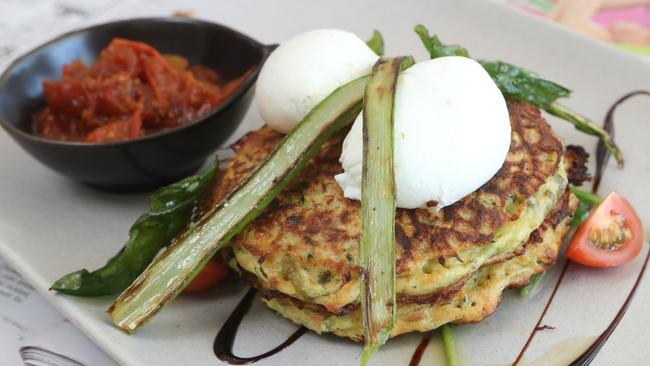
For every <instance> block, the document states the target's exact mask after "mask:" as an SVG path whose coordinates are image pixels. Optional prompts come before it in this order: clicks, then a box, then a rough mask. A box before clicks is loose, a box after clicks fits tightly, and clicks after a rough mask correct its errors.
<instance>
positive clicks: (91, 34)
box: [0, 18, 272, 191]
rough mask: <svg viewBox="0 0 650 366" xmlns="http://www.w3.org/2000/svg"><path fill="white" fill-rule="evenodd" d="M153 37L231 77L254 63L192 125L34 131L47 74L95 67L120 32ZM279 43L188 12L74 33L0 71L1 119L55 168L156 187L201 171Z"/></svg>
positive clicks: (117, 184)
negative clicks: (103, 134) (111, 138)
mask: <svg viewBox="0 0 650 366" xmlns="http://www.w3.org/2000/svg"><path fill="white" fill-rule="evenodd" d="M116 37H121V38H127V39H132V40H137V41H143V42H146V43H148V44H150V45H152V46H153V47H155V48H156V49H158V50H159V51H160V52H161V53H170V54H177V55H181V56H183V57H185V58H187V59H188V60H189V62H190V64H198V65H203V66H207V67H209V68H212V69H214V70H216V71H218V72H219V73H220V74H221V75H222V76H224V78H225V79H226V80H229V79H232V78H236V77H238V76H241V75H242V74H243V73H244V72H245V71H246V70H248V69H251V68H252V69H253V72H252V73H251V75H250V76H249V77H248V78H247V79H246V80H245V81H244V82H243V83H242V85H241V86H240V88H239V89H238V90H237V91H235V92H234V93H233V94H232V95H231V96H230V97H229V99H228V100H227V101H225V102H224V103H222V104H221V105H220V106H219V107H217V108H216V109H214V110H213V111H211V112H210V113H209V114H207V115H206V116H204V117H202V118H200V119H198V120H197V121H194V122H192V123H190V124H188V125H185V126H182V127H179V128H175V129H172V130H168V131H164V132H160V133H156V134H152V135H147V136H145V137H142V138H138V139H135V140H130V141H123V142H113V143H83V142H62V141H53V140H47V139H44V138H40V137H37V136H35V135H34V134H32V128H31V119H32V115H33V114H34V113H35V112H36V111H38V110H40V109H42V108H43V107H44V106H45V100H44V98H43V87H42V84H43V80H46V79H53V80H57V79H59V78H60V77H61V73H62V71H63V65H65V64H67V63H69V62H71V61H73V60H75V59H80V60H82V61H83V62H84V63H85V64H86V65H91V64H93V63H94V61H95V60H96V59H97V57H98V56H99V54H100V52H101V50H102V49H103V48H105V47H106V46H107V45H108V44H109V43H110V41H111V40H112V39H113V38H116ZM271 49H272V47H269V46H264V45H262V44H260V43H258V42H257V41H255V40H253V39H251V38H249V37H247V36H246V35H243V34H241V33H239V32H237V31H235V30H232V29H230V28H227V27H224V26H222V25H219V24H214V23H209V22H205V21H200V20H192V19H184V18H146V19H131V20H124V21H117V22H112V23H106V24H101V25H96V26H92V27H89V28H85V29H81V30H77V31H73V32H71V33H67V34H65V35H63V36H61V37H59V38H56V39H54V40H52V41H50V42H48V43H46V44H44V45H42V46H40V47H38V48H36V49H35V50H33V51H31V52H29V53H28V54H26V55H24V56H22V57H21V58H19V59H17V60H16V61H14V62H13V63H12V64H11V65H10V66H9V68H8V69H7V70H5V72H4V73H3V74H2V76H1V77H0V124H1V125H2V127H3V128H4V129H5V130H6V131H7V132H8V133H9V134H10V135H11V137H13V139H14V140H16V141H17V142H18V143H19V144H20V145H21V146H22V147H23V148H24V149H25V150H26V151H27V152H28V153H30V154H31V155H32V156H33V157H34V158H36V159H37V160H39V161H40V162H42V163H43V164H45V165H46V166H48V167H49V168H51V169H53V170H55V171H57V172H59V173H61V174H63V175H65V176H68V177H70V178H73V179H75V180H78V181H81V182H83V183H86V184H89V185H91V186H94V187H98V188H101V189H106V190H113V191H135V190H144V189H151V188H154V187H156V186H160V185H163V184H166V183H169V182H171V181H174V180H177V179H179V178H180V177H182V176H185V175H187V174H189V173H191V172H193V171H195V170H196V169H198V168H199V167H200V166H201V165H202V164H203V163H204V161H205V159H206V158H207V157H208V156H209V155H210V154H211V153H212V152H214V150H215V149H216V148H217V147H219V146H220V145H221V144H223V143H224V142H225V141H226V139H228V137H230V135H231V134H232V133H233V132H234V131H235V129H236V128H237V126H238V125H239V124H240V123H241V120H242V118H243V116H244V113H245V112H246V110H247V109H248V106H249V104H250V102H251V99H252V91H253V88H252V86H253V84H254V83H255V79H256V78H257V75H258V73H259V70H260V67H261V66H262V63H263V62H264V60H265V59H266V57H267V56H268V54H269V52H270V51H271Z"/></svg>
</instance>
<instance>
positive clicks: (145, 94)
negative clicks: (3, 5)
mask: <svg viewBox="0 0 650 366" xmlns="http://www.w3.org/2000/svg"><path fill="white" fill-rule="evenodd" d="M247 75H248V73H246V74H244V75H243V76H241V77H239V78H238V79H235V80H232V81H229V82H226V81H224V80H223V79H222V78H221V76H220V75H219V74H218V73H217V72H215V71H214V70H212V69H209V68H207V67H203V66H199V65H193V66H190V65H189V64H188V61H187V60H186V59H184V58H183V57H180V56H176V55H161V54H160V53H159V52H158V51H157V50H156V49H154V48H153V47H151V46H149V45H147V44H145V43H142V42H135V41H130V40H126V39H120V38H116V39H114V40H113V41H112V42H111V43H110V44H109V45H108V47H107V48H105V49H104V50H103V51H102V53H101V56H100V58H99V60H97V62H95V64H94V65H92V66H91V67H87V66H86V65H84V64H83V63H82V62H81V61H79V60H77V61H73V62H72V63H69V64H67V65H65V66H64V67H63V78H62V79H61V80H59V81H51V80H46V81H44V82H43V88H44V93H45V99H46V101H47V107H46V108H45V109H44V110H42V111H40V112H38V113H37V114H36V115H35V116H34V119H33V125H34V131H35V133H36V134H37V135H39V136H42V137H44V138H47V139H52V140H62V141H85V142H109V141H124V140H130V139H135V138H138V137H141V136H145V135H148V134H151V133H154V132H158V131H162V130H166V129H170V128H174V127H178V126H182V125H186V124H188V123H190V122H192V121H194V120H196V119H198V118H200V117H202V116H204V115H206V114H207V113H208V112H210V111H211V110H212V109H214V108H215V107H217V106H218V105H219V104H221V103H222V102H223V101H224V100H225V99H226V97H227V96H228V95H229V94H230V93H232V92H233V91H234V90H235V89H236V88H237V87H238V86H239V85H240V84H241V82H242V81H243V80H244V79H245V77H246V76H247Z"/></svg>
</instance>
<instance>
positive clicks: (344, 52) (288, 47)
mask: <svg viewBox="0 0 650 366" xmlns="http://www.w3.org/2000/svg"><path fill="white" fill-rule="evenodd" d="M378 58H379V56H377V55H376V54H375V53H374V52H373V51H372V50H371V49H370V48H369V47H368V46H367V45H366V44H365V42H363V41H362V40H361V39H360V38H359V37H357V36H356V35H355V34H353V33H350V32H346V31H343V30H338V29H319V30H313V31H310V32H306V33H303V34H300V35H298V36H296V37H294V38H291V39H289V40H287V41H285V42H283V43H282V44H280V46H279V47H278V48H277V49H275V51H273V53H271V55H270V56H269V58H268V59H267V60H266V62H265V63H264V66H263V67H262V70H261V71H260V74H259V78H258V81H257V88H256V92H255V94H256V95H255V97H256V98H255V99H256V101H257V107H258V109H259V112H260V114H261V116H262V119H263V120H264V122H266V124H267V125H268V126H269V127H271V128H273V129H274V130H276V131H279V132H282V133H287V132H289V131H291V130H292V129H293V128H294V127H295V126H296V125H297V124H298V123H299V122H300V121H302V119H303V118H304V117H305V116H306V115H307V114H308V113H309V112H310V111H311V110H312V109H313V108H314V107H315V106H316V105H317V104H318V103H320V102H321V101H322V100H323V99H325V98H326V97H327V96H328V95H330V94H331V93H332V92H333V91H334V90H335V89H337V88H338V87H340V86H342V85H344V84H347V83H349V82H350V81H352V80H354V79H356V78H359V77H362V76H364V75H368V74H370V71H371V70H372V66H373V65H374V64H375V62H376V61H377V59H378Z"/></svg>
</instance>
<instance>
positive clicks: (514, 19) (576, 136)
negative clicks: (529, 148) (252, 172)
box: [0, 0, 650, 365]
mask: <svg viewBox="0 0 650 366" xmlns="http://www.w3.org/2000/svg"><path fill="white" fill-rule="evenodd" d="M150 6H151V9H153V10H152V12H151V13H152V14H158V15H168V14H171V12H172V11H174V10H188V8H189V10H194V11H195V14H196V15H197V16H199V17H201V18H205V19H208V20H213V21H216V22H221V23H224V24H226V25H229V26H233V27H235V28H237V29H240V30H242V31H244V32H246V33H248V34H250V35H252V36H253V37H256V38H258V39H259V40H261V41H264V42H267V43H275V42H278V41H281V40H283V39H286V38H287V37H289V36H291V35H294V34H296V33H299V32H302V31H305V30H309V29H315V28H323V27H330V28H342V29H347V30H350V31H353V32H355V33H357V34H358V35H360V36H361V37H362V38H363V37H366V36H369V35H370V33H371V31H372V30H373V29H379V30H380V31H381V32H382V33H383V34H384V36H385V39H386V45H387V52H388V54H391V55H397V54H412V55H415V56H416V57H418V58H420V59H423V58H424V55H425V54H424V52H423V49H422V47H421V46H420V44H419V41H418V39H417V37H416V36H415V34H414V33H413V32H412V29H413V27H414V25H415V24H417V23H424V24H426V25H427V26H429V28H430V29H431V30H432V31H433V32H434V33H437V34H439V35H440V36H441V38H442V39H443V40H445V41H447V42H454V43H460V44H462V45H464V46H466V47H467V48H468V49H469V50H470V51H471V53H472V55H473V56H474V57H481V58H489V59H501V60H505V61H510V62H512V63H515V64H518V65H522V66H525V67H528V68H530V69H532V70H535V71H537V72H539V73H540V74H542V75H544V76H546V77H547V78H549V79H552V80H556V81H559V82H562V83H564V84H566V85H569V86H570V87H571V88H572V89H573V90H574V96H573V97H572V98H571V99H570V100H568V101H567V102H566V103H567V104H568V105H570V106H571V107H574V108H575V109H577V110H579V111H581V112H583V113H584V114H586V115H588V116H590V117H592V118H594V119H596V120H598V121H602V119H603V117H604V114H605V112H606V109H607V108H608V106H609V105H611V103H612V102H613V101H614V100H615V99H617V98H618V97H620V96H622V95H623V94H625V93H627V92H629V91H632V90H636V89H642V88H649V87H650V65H649V64H648V63H646V62H644V61H641V60H639V59H637V58H635V57H633V56H629V55H626V54H623V53H621V52H619V51H617V50H615V49H614V48H613V47H610V46H608V45H605V44H601V43H597V42H595V41H592V40H589V39H587V38H584V37H582V36H580V35H575V34H572V33H569V32H568V31H565V30H563V29H561V28H558V27H556V26H554V25H552V24H550V23H547V22H544V21H543V20H539V19H534V18H531V17H528V16H525V15H523V14H520V13H517V12H515V11H512V10H509V9H506V8H504V7H502V6H500V5H497V4H494V3H491V2H482V1H481V2H479V1H470V0H465V1H428V0H419V1H409V2H397V1H389V0H381V1H362V2H361V1H357V2H352V1H344V0H336V1H327V2H320V3H318V4H316V3H314V2H294V1H289V0H284V1H273V2H271V1H237V2H202V3H200V4H199V3H197V4H193V5H188V4H187V3H186V2H180V1H174V2H165V3H164V4H162V3H157V2H156V3H153V4H151V5H150ZM649 116H650V103H649V102H648V100H644V99H642V98H638V99H636V100H633V101H631V102H629V103H628V104H626V105H625V106H624V107H623V108H621V110H620V112H619V113H618V114H617V116H616V119H617V120H618V131H617V136H616V137H617V140H618V142H619V144H620V145H621V146H622V148H623V151H624V153H625V155H626V159H627V166H626V168H625V170H622V171H620V170H617V169H616V168H615V167H614V166H613V164H612V165H611V166H610V167H609V171H608V172H607V177H606V179H605V181H604V183H603V187H602V189H603V191H604V192H607V191H609V190H617V191H619V192H621V193H623V194H624V195H626V196H627V197H628V198H629V199H630V201H632V202H633V203H634V204H635V206H636V207H637V208H638V209H639V211H640V214H641V216H642V219H643V220H644V221H645V222H646V223H648V222H650V195H648V193H647V185H648V182H650V163H649V162H648V157H649V156H650V144H649V143H648V141H649V138H650V125H649V124H648V123H649V122H650V121H648V117H649ZM551 122H552V124H553V126H554V128H555V129H556V131H558V133H560V134H561V135H562V136H563V137H564V138H565V140H566V141H567V143H577V144H581V145H583V146H585V147H586V148H587V149H588V151H590V152H593V151H594V148H595V144H596V140H595V139H594V138H592V137H589V136H585V135H583V134H581V133H578V132H576V131H575V130H574V129H573V128H572V127H571V126H570V125H568V124H567V123H564V122H561V121H558V120H555V119H551ZM259 126H261V120H260V119H259V117H258V115H257V112H256V111H255V109H254V108H252V109H251V111H250V112H249V113H248V115H247V117H246V119H245V122H244V123H243V125H242V126H241V127H240V129H239V130H238V131H237V133H236V136H233V139H235V138H236V137H239V136H241V135H242V134H243V133H244V132H246V131H248V130H251V129H254V128H257V127H259ZM592 160H593V159H592ZM592 163H593V161H592ZM0 166H1V167H2V177H3V178H2V179H0V254H1V255H2V256H3V257H4V258H6V260H7V261H9V262H10V263H11V264H12V265H13V266H14V267H15V268H16V269H17V270H18V271H20V273H21V274H22V275H23V276H25V277H26V278H27V279H28V280H29V281H31V282H32V284H33V285H34V286H35V287H36V288H37V289H38V290H39V291H40V292H41V293H42V294H43V295H44V296H45V297H46V298H47V299H48V300H49V301H50V302H51V303H52V304H53V305H54V306H56V307H57V308H58V309H59V310H60V311H62V312H63V313H64V314H65V315H67V316H68V317H69V318H70V320H71V321H73V322H74V323H75V324H76V325H77V326H78V327H79V328H81V329H82V330H83V331H84V332H85V333H86V334H87V335H88V336H89V337H90V338H91V339H93V340H94V341H95V342H96V343H97V344H99V345H100V346H101V347H102V348H103V349H104V350H106V352H108V353H109V354H110V355H111V356H112V357H114V358H115V359H116V360H117V361H118V362H119V363H121V364H128V365H153V364H158V365H215V364H219V361H218V360H216V359H215V357H214V356H213V354H212V341H213V338H214V336H215V334H216V332H217V330H218V329H219V327H220V325H221V324H222V323H223V322H224V320H225V319H226V317H227V316H228V314H229V313H230V311H231V309H233V308H234V306H235V305H236V303H237V301H238V300H239V299H240V297H241V296H242V295H243V291H244V289H245V286H244V285H243V284H242V283H239V282H237V283H234V284H231V285H228V286H226V287H225V288H220V289H217V290H214V291H212V292H209V293H206V294H202V295H198V296H181V297H180V298H179V299H177V300H176V301H174V302H173V303H172V304H171V305H170V306H169V307H168V308H167V309H166V310H165V311H163V312H162V313H161V314H160V315H159V316H158V317H156V318H155V319H154V320H153V321H152V322H151V323H150V324H149V325H148V326H147V327H146V328H144V329H143V330H142V331H141V332H140V333H138V334H137V335H134V336H127V335H125V334H123V333H121V332H120V331H118V330H117V329H115V328H114V327H113V326H112V325H111V324H110V323H109V318H108V316H107V315H106V313H105V310H106V308H107V307H108V306H109V305H110V303H111V298H99V299H79V298H72V297H66V296H59V295H55V294H53V293H50V292H48V287H49V285H50V284H52V282H53V281H54V280H56V279H57V278H59V277H60V276H61V275H63V274H65V273H68V272H70V271H73V270H77V269H79V268H82V267H86V268H89V269H94V268H96V267H98V266H100V265H102V264H103V263H104V262H105V260H106V259H107V258H109V257H110V256H112V255H113V254H114V253H115V252H117V251H118V250H119V248H120V247H121V246H122V244H123V243H124V241H125V239H126V235H127V230H128V228H129V226H130V224H131V223H132V222H133V221H134V220H135V219H136V218H137V217H138V215H139V214H140V213H142V212H143V211H145V209H146V206H147V196H146V195H144V194H141V195H112V194H106V193H101V192H97V191H94V190H92V189H90V188H87V187H85V186H83V185H80V184H77V183H74V182H71V181H69V180H67V179H65V178H63V177H60V176H58V175H56V174H55V173H53V172H50V171H49V170H47V169H46V168H45V167H43V166H41V165H40V164H39V163H37V162H36V161H35V160H33V159H31V158H30V157H29V156H28V155H27V154H26V153H25V152H23V151H22V150H21V149H20V148H19V147H18V146H17V145H16V144H15V143H13V141H11V140H10V139H9V137H8V136H7V135H6V134H4V133H0ZM646 250H647V246H646V248H644V252H643V253H642V256H643V254H645V251H646ZM641 259H642V258H641V256H640V257H639V258H638V259H637V260H636V261H635V262H634V263H633V264H630V265H627V266H624V267H621V268H617V269H607V270H591V269H586V268H583V267H579V266H576V265H572V266H571V267H570V269H569V271H568V273H567V277H566V278H565V280H564V284H563V286H562V287H561V288H560V291H558V294H557V296H556V300H555V301H554V303H553V305H552V306H551V308H550V309H549V312H548V314H547V316H546V318H545V322H544V323H545V324H547V325H551V326H554V327H555V329H554V330H545V331H543V332H540V333H539V334H538V336H537V337H536V338H535V340H534V342H533V343H532V345H531V347H530V350H529V352H528V354H527V355H528V356H527V358H526V361H527V362H532V361H533V360H535V359H536V358H538V357H541V356H542V355H543V354H545V353H546V352H547V351H549V350H550V349H551V348H552V347H554V346H556V348H553V350H554V351H553V352H555V353H564V352H567V350H569V351H571V352H573V354H579V353H580V351H581V350H582V349H581V347H579V346H578V343H580V342H579V341H580V339H578V338H576V337H593V336H597V335H598V334H600V332H602V331H603V330H604V329H605V327H606V326H607V324H609V322H610V321H611V319H612V317H613V316H614V314H615V313H616V311H617V310H618V308H619V307H620V306H621V304H622V303H623V300H624V297H625V295H626V294H627V292H628V291H629V289H630V287H631V286H632V283H633V281H634V279H635V277H636V274H637V273H638V270H639V267H640V264H641ZM561 265H562V264H561V263H560V264H558V266H557V267H556V269H555V270H554V271H553V272H552V273H551V274H550V275H548V276H546V278H545V280H544V282H543V285H542V286H541V289H540V291H539V292H538V293H537V294H536V295H535V296H533V297H532V298H531V299H529V300H526V301H523V300H521V299H519V298H518V297H517V296H513V294H510V295H509V296H506V297H505V299H504V301H503V304H502V305H501V307H500V308H499V309H498V310H497V312H496V314H495V315H493V316H492V317H490V318H488V319H486V320H485V321H484V322H482V323H481V324H478V325H468V326H463V327H460V328H458V329H457V336H458V342H459V345H460V348H461V358H462V359H463V362H465V363H467V364H474V365H479V364H480V365H485V364H492V365H497V364H507V363H511V362H512V361H513V360H514V357H515V356H516V354H517V353H518V351H519V349H520V348H521V347H522V345H523V344H524V342H525V340H526V338H527V336H528V334H529V333H530V331H531V329H532V328H533V327H534V324H535V322H536V321H537V318H538V316H539V314H540V312H541V311H542V309H543V307H544V305H545V304H546V302H547V299H548V297H549V294H550V292H551V290H552V287H553V284H554V282H555V280H556V278H557V272H558V268H560V267H561ZM649 283H650V282H649V281H648V280H647V279H646V281H644V282H643V283H642V284H641V287H640V289H639V292H638V293H637V296H636V298H635V300H634V302H633V303H632V306H631V308H630V309H629V311H628V312H627V315H626V316H625V318H624V319H623V321H622V323H621V324H620V326H619V328H618V330H617V331H616V332H615V333H614V335H613V336H612V337H611V339H610V341H609V342H608V343H607V344H606V345H605V347H604V349H603V350H602V351H601V352H600V354H599V356H598V357H597V358H596V360H595V361H594V364H597V365H612V364H625V365H641V364H646V363H647V360H648V359H650V348H649V347H648V346H647V345H648V342H649V341H650V337H649V335H650V333H649V332H648V329H650V317H648V316H647V310H646V309H647V308H648V306H650V286H649ZM293 329H295V326H294V325H293V324H291V323H290V322H289V321H287V320H284V319H282V318H281V317H279V316H277V315H275V314H274V313H272V312H270V311H268V310H266V309H264V307H263V306H262V305H259V304H258V305H256V306H255V307H254V308H253V310H252V312H251V314H250V316H249V317H247V318H246V320H245V323H244V325H243V328H242V329H241V331H240V335H239V337H238V342H237V343H236V345H235V351H236V352H237V353H238V354H241V355H253V354H256V353H258V352H259V351H263V350H267V349H269V348H271V347H272V346H274V345H275V344H277V343H278V342H279V341H280V340H281V339H283V337H285V336H286V335H288V334H289V333H290V332H291V331H292V330H293ZM420 338H421V336H420V335H406V336H401V337H398V338H396V339H394V340H391V341H390V342H389V344H388V345H387V346H386V347H384V348H382V350H381V351H380V352H379V354H377V355H376V356H375V357H374V359H373V362H372V363H373V364H376V365H379V364H387V365H407V364H408V361H409V359H410V357H411V354H412V353H413V350H414V348H415V347H416V345H417V344H418V342H419V340H420ZM567 340H568V341H567ZM583 343H584V342H583ZM558 344H559V346H557V345H558ZM360 352H361V347H360V346H359V345H358V344H354V343H352V342H349V341H346V340H340V339H337V338H336V337H333V336H317V335H315V334H313V333H310V334H308V335H306V336H305V337H303V338H301V339H300V340H299V341H298V342H297V343H296V344H295V345H294V346H293V347H291V348H289V349H288V350H286V351H284V352H282V353H280V354H278V355H276V356H274V357H272V358H269V359H267V360H265V361H263V364H267V365H287V364H313V365H333V364H336V365H339V364H341V365H354V364H358V362H359V355H360ZM442 359H443V353H442V348H441V345H440V340H439V339H438V338H437V336H436V337H434V340H433V344H432V345H431V346H430V347H429V348H428V350H427V352H426V353H425V354H424V360H423V361H422V364H423V365H424V364H428V365H432V364H441V363H438V362H442ZM88 361H91V360H88ZM434 362H436V363H434Z"/></svg>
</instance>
